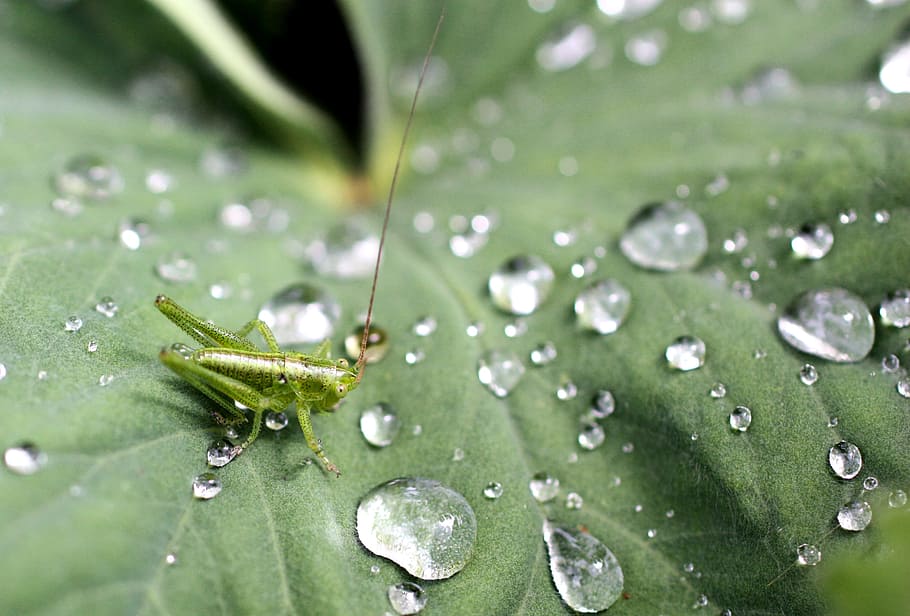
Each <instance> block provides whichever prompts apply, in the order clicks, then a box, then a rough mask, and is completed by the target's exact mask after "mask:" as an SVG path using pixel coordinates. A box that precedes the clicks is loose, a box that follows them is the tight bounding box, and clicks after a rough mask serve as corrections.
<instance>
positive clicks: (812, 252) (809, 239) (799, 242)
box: [790, 222, 834, 260]
mask: <svg viewBox="0 0 910 616" xmlns="http://www.w3.org/2000/svg"><path fill="white" fill-rule="evenodd" d="M832 246H834V233H833V232H832V231H831V227H829V226H828V225H827V224H825V223H823V222H821V223H818V224H805V225H803V226H802V228H801V229H800V230H799V233H797V234H796V235H794V236H793V239H791V240H790V249H791V250H792V251H793V254H794V255H795V256H796V258H797V259H811V260H818V259H821V258H822V257H824V256H825V255H826V254H828V252H829V251H830V250H831V247H832Z"/></svg>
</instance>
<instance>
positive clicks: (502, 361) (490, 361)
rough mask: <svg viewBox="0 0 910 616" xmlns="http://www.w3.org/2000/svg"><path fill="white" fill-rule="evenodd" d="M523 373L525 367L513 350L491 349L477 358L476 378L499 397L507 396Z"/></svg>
mask: <svg viewBox="0 0 910 616" xmlns="http://www.w3.org/2000/svg"><path fill="white" fill-rule="evenodd" d="M524 373H525V367H524V365H523V364H522V363H521V359H519V357H518V355H517V354H515V352H513V351H501V350H497V349H493V350H490V351H487V352H486V353H484V354H483V355H481V356H480V359H478V360H477V378H478V379H480V382H481V383H483V384H484V385H486V386H487V388H488V389H489V390H490V391H492V392H493V395H495V396H497V397H499V398H505V397H506V396H508V395H509V392H511V391H512V390H513V389H514V388H515V386H516V385H518V382H519V381H520V380H521V377H522V375H523V374H524Z"/></svg>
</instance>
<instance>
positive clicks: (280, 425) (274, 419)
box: [265, 411, 288, 431]
mask: <svg viewBox="0 0 910 616" xmlns="http://www.w3.org/2000/svg"><path fill="white" fill-rule="evenodd" d="M265 427H266V428H268V429H269V430H275V431H278V430H284V429H285V428H287V427H288V416H287V415H286V414H284V413H281V412H276V411H269V412H268V413H266V415H265Z"/></svg>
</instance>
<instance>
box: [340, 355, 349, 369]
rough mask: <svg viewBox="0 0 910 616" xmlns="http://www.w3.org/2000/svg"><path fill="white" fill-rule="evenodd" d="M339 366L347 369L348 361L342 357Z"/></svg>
mask: <svg viewBox="0 0 910 616" xmlns="http://www.w3.org/2000/svg"><path fill="white" fill-rule="evenodd" d="M338 365H339V366H341V367H342V368H347V367H348V360H346V359H345V358H343V357H342V358H340V359H339V360H338Z"/></svg>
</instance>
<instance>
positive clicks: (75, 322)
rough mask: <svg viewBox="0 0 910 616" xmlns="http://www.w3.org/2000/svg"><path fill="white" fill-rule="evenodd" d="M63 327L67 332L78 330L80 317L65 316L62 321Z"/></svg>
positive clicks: (80, 325)
mask: <svg viewBox="0 0 910 616" xmlns="http://www.w3.org/2000/svg"><path fill="white" fill-rule="evenodd" d="M63 329H64V331H68V332H77V331H79V330H80V329H82V319H80V318H79V317H77V316H76V315H73V316H71V317H67V319H66V321H64V322H63Z"/></svg>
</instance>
